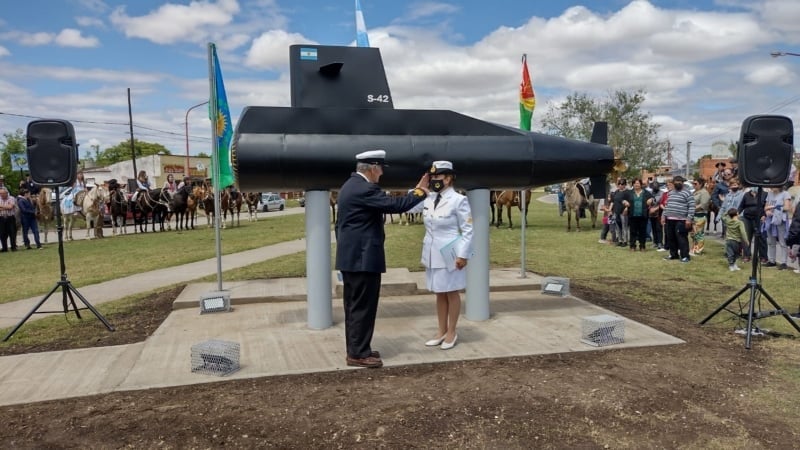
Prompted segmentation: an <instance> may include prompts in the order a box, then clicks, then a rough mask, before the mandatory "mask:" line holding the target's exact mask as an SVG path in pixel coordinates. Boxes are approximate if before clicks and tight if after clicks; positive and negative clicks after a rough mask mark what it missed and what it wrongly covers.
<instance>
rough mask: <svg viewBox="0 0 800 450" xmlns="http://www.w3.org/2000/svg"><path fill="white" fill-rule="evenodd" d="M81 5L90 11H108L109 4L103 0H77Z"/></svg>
mask: <svg viewBox="0 0 800 450" xmlns="http://www.w3.org/2000/svg"><path fill="white" fill-rule="evenodd" d="M77 1H78V3H80V5H81V6H83V7H84V8H86V9H88V10H89V11H92V12H96V13H101V12H104V11H108V5H107V4H106V2H104V1H103V0H77Z"/></svg>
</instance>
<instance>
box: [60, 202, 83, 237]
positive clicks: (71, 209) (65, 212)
mask: <svg viewBox="0 0 800 450" xmlns="http://www.w3.org/2000/svg"><path fill="white" fill-rule="evenodd" d="M85 197H86V191H85V190H82V191H80V192H77V193H75V194H72V193H70V195H67V196H64V197H62V198H61V205H59V206H60V207H61V217H62V218H63V220H64V238H65V239H66V240H68V241H71V240H72V226H73V225H74V224H75V217H76V216H81V217H83V213H82V212H81V208H82V205H83V199H84V198H85Z"/></svg>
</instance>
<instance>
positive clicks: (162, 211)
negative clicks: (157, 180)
mask: <svg viewBox="0 0 800 450" xmlns="http://www.w3.org/2000/svg"><path fill="white" fill-rule="evenodd" d="M169 201H170V195H169V191H167V190H164V189H150V190H148V191H142V192H140V193H139V195H138V196H137V197H136V210H137V211H138V212H139V215H140V219H142V220H139V221H138V222H139V232H141V233H145V232H146V231H147V215H148V214H150V213H152V219H153V232H154V233H155V231H156V222H158V223H159V231H164V220H165V219H166V218H167V211H168V206H169Z"/></svg>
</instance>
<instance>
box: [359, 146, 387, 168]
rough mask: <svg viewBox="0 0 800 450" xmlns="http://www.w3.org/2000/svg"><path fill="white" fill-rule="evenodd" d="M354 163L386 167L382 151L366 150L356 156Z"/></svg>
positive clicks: (384, 153)
mask: <svg viewBox="0 0 800 450" xmlns="http://www.w3.org/2000/svg"><path fill="white" fill-rule="evenodd" d="M356 161H358V162H360V163H364V164H380V165H382V166H386V165H387V164H386V152H385V151H384V150H368V151H366V152H361V153H359V154H357V155H356Z"/></svg>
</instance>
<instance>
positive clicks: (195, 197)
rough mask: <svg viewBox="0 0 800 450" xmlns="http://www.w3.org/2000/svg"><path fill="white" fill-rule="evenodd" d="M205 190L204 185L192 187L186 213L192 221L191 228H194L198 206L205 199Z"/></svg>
mask: <svg viewBox="0 0 800 450" xmlns="http://www.w3.org/2000/svg"><path fill="white" fill-rule="evenodd" d="M203 195H205V191H204V190H203V187H202V186H195V187H194V188H192V193H191V194H190V195H189V198H188V199H187V200H186V215H187V216H188V220H189V221H191V228H192V229H193V230H194V221H195V220H196V219H197V206H198V205H199V204H200V202H201V201H202V199H203Z"/></svg>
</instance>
